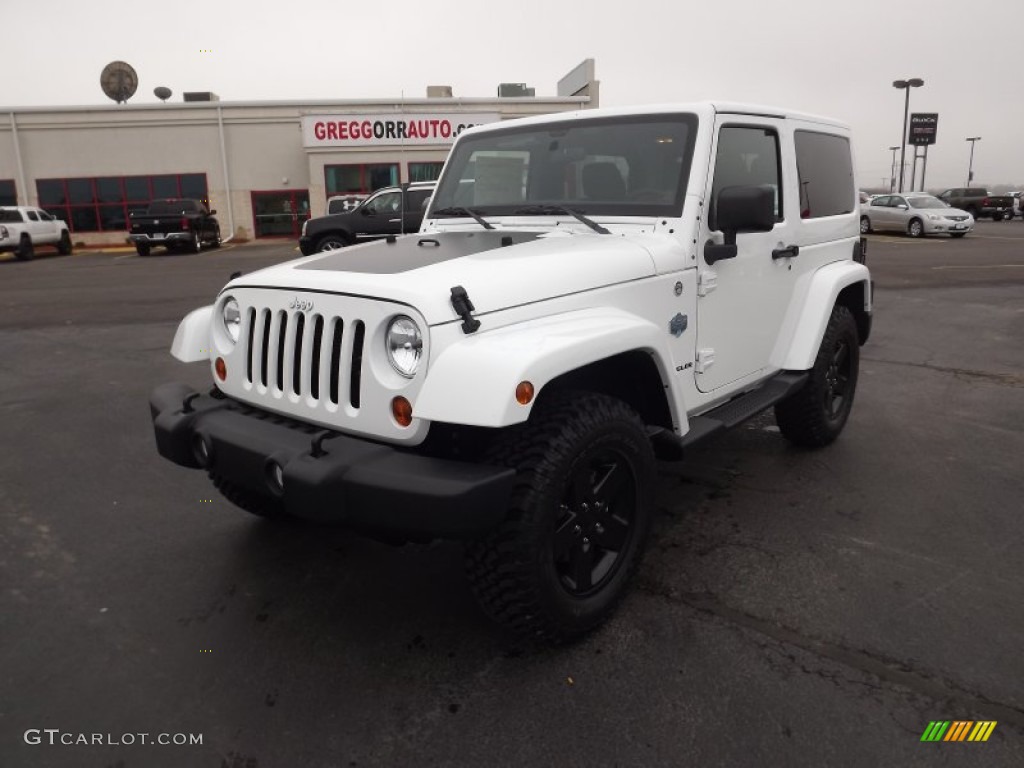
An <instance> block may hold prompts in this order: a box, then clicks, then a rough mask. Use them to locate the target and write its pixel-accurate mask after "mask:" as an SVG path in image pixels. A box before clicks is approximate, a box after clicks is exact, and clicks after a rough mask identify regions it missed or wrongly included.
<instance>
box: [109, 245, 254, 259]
mask: <svg viewBox="0 0 1024 768" xmlns="http://www.w3.org/2000/svg"><path fill="white" fill-rule="evenodd" d="M237 247H238V244H236V243H233V244H231V245H222V246H221V247H220V248H210V249H207V250H206V251H203V253H206V254H207V255H209V254H212V253H217V252H218V251H230V250H231V249H232V248H237ZM94 253H106V251H94ZM192 255H198V254H192ZM141 258H147V259H148V258H152V257H150V256H145V257H143V256H139V255H138V254H137V253H136V252H135V249H134V248H133V249H132V250H131V251H130V252H129V253H125V254H122V255H121V256H117V257H115V258H114V261H121V260H123V259H141Z"/></svg>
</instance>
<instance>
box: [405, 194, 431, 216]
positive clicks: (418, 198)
mask: <svg viewBox="0 0 1024 768" xmlns="http://www.w3.org/2000/svg"><path fill="white" fill-rule="evenodd" d="M431 194H433V190H429V189H414V190H412V191H411V192H410V193H409V198H408V201H407V202H406V210H407V211H417V212H422V211H423V210H425V209H426V205H427V200H429V199H430V195H431Z"/></svg>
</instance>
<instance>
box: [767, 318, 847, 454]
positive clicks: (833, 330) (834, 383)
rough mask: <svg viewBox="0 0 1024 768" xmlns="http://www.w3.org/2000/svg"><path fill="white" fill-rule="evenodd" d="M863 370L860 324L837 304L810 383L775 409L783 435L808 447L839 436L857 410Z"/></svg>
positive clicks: (817, 446)
mask: <svg viewBox="0 0 1024 768" xmlns="http://www.w3.org/2000/svg"><path fill="white" fill-rule="evenodd" d="M859 368H860V341H859V339H858V337H857V323H856V322H855V321H854V319H853V315H852V314H851V313H850V310H849V309H847V308H846V307H844V306H841V305H836V306H835V307H834V308H833V309H832V316H831V317H830V318H829V321H828V326H827V327H826V328H825V336H824V338H823V339H822V340H821V346H820V347H819V348H818V355H817V357H816V358H815V361H814V367H813V368H812V369H811V370H810V376H809V378H808V379H807V383H806V384H805V385H804V386H803V387H801V388H800V390H799V391H797V392H796V393H794V394H793V395H790V396H789V397H787V398H786V399H785V400H783V401H782V402H781V403H779V404H778V405H776V406H775V420H776V422H777V423H778V425H779V430H780V431H781V432H782V434H783V436H785V437H786V438H787V439H788V440H790V441H791V442H793V443H796V444H797V445H802V446H804V447H807V448H820V447H821V446H823V445H828V444H829V443H831V442H832V441H833V440H835V439H836V438H837V437H839V433H840V432H842V431H843V427H844V426H845V425H846V420H847V418H848V417H849V415H850V409H851V408H853V396H854V394H855V393H856V391H857V373H858V370H859Z"/></svg>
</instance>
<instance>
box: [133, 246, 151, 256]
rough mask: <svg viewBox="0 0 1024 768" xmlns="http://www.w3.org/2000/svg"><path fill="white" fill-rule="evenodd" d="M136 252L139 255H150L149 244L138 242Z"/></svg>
mask: <svg viewBox="0 0 1024 768" xmlns="http://www.w3.org/2000/svg"><path fill="white" fill-rule="evenodd" d="M135 252H136V253H137V254H139V256H149V244H148V243H136V244H135Z"/></svg>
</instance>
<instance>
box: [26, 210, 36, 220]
mask: <svg viewBox="0 0 1024 768" xmlns="http://www.w3.org/2000/svg"><path fill="white" fill-rule="evenodd" d="M25 215H26V216H28V220H29V221H39V217H38V216H37V215H36V212H35V211H25Z"/></svg>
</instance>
